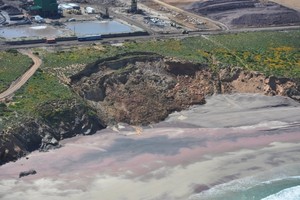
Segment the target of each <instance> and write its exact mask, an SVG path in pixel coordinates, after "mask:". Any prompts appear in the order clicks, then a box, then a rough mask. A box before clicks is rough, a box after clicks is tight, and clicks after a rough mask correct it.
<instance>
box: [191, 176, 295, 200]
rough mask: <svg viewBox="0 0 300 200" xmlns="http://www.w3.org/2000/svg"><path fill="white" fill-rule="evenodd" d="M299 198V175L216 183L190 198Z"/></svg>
mask: <svg viewBox="0 0 300 200" xmlns="http://www.w3.org/2000/svg"><path fill="white" fill-rule="evenodd" d="M204 199H206V200H208V199H209V200H224V199H226V200H227V199H228V200H299V199H300V176H290V177H283V178H279V179H274V180H269V181H263V182H259V181H254V180H251V179H249V178H246V179H241V180H235V181H232V182H229V183H226V184H222V185H218V186H217V187H213V188H211V189H210V190H207V191H204V192H202V193H199V194H197V195H194V196H192V197H191V198H190V200H204Z"/></svg>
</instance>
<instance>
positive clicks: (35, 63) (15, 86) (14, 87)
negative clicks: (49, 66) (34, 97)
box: [0, 50, 42, 101]
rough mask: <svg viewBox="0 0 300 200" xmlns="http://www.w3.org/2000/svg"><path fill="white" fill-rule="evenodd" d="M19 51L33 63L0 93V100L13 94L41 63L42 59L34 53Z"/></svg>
mask: <svg viewBox="0 0 300 200" xmlns="http://www.w3.org/2000/svg"><path fill="white" fill-rule="evenodd" d="M19 52H20V53H22V54H24V55H27V56H28V57H30V58H31V59H32V61H33V65H32V66H31V68H30V69H29V70H27V71H26V72H25V73H24V74H23V75H22V76H21V77H19V78H18V79H17V80H15V81H14V82H12V84H11V85H10V87H9V88H8V89H7V90H6V91H4V92H2V93H0V101H3V100H5V99H6V98H8V97H10V96H11V95H13V94H14V93H15V92H16V91H17V90H18V89H20V88H21V87H22V86H23V85H24V84H25V83H26V82H27V81H28V80H29V79H30V77H31V76H32V75H33V74H34V73H35V71H36V70H37V69H38V68H39V67H40V66H41V64H42V60H41V59H40V58H39V57H37V56H36V55H34V54H33V53H32V52H31V51H27V50H19Z"/></svg>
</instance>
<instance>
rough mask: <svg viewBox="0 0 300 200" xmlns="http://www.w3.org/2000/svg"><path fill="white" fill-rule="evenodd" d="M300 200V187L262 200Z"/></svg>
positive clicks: (288, 189) (285, 190)
mask: <svg viewBox="0 0 300 200" xmlns="http://www.w3.org/2000/svg"><path fill="white" fill-rule="evenodd" d="M282 199H285V200H299V199H300V186H295V187H291V188H286V189H284V190H281V191H280V192H278V193H276V194H273V195H270V196H268V197H266V198H263V199H262V200H282Z"/></svg>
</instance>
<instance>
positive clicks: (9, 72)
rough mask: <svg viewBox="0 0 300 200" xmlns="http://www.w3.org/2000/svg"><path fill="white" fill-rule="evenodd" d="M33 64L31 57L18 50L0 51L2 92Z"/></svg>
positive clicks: (0, 87)
mask: <svg viewBox="0 0 300 200" xmlns="http://www.w3.org/2000/svg"><path fill="white" fill-rule="evenodd" d="M31 64H32V61H31V59H30V58H28V57H27V56H25V55H22V54H20V53H18V52H11V53H10V52H5V51H2V52H0V92H2V91H4V90H5V89H7V88H8V87H9V86H10V84H11V83H12V82H13V81H14V80H16V79H17V78H18V77H20V76H21V75H22V74H23V73H24V72H26V70H27V69H28V68H29V67H30V66H31Z"/></svg>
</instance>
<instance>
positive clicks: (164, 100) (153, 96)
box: [71, 53, 299, 125]
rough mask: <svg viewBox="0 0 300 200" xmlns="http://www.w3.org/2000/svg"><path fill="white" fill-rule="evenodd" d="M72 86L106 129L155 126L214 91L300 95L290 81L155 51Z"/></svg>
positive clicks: (102, 64) (82, 76)
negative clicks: (117, 125) (124, 125)
mask: <svg viewBox="0 0 300 200" xmlns="http://www.w3.org/2000/svg"><path fill="white" fill-rule="evenodd" d="M145 57H147V58H146V59H145ZM140 58H143V59H142V60H141V59H140ZM148 58H149V59H148ZM91 69H93V70H91ZM71 86H72V87H73V89H74V90H75V92H77V93H78V94H79V95H80V96H81V97H83V98H84V99H85V100H86V101H87V102H88V103H89V104H90V105H91V106H92V107H94V108H95V110H97V115H98V116H99V118H100V119H101V121H103V122H104V123H105V124H106V125H111V124H115V123H118V122H125V123H128V124H142V125H146V124H149V123H155V122H158V121H161V120H163V119H165V118H166V117H167V116H168V114H169V113H171V112H173V111H179V110H182V109H185V108H187V107H189V106H190V105H195V104H203V103H205V96H206V95H212V94H214V93H235V92H240V93H262V94H266V95H284V96H290V97H292V98H294V99H297V98H298V96H299V88H297V84H296V83H295V82H294V81H292V80H290V79H284V78H276V77H265V76H264V75H263V74H260V73H257V72H248V71H244V70H242V69H240V68H224V69H220V70H219V71H213V70H212V69H210V68H209V67H207V66H205V65H203V64H200V63H192V62H187V61H181V60H176V59H173V58H163V57H161V56H158V55H155V54H152V55H151V54H149V53H147V55H146V56H145V55H144V54H142V53H134V54H131V55H122V57H121V58H120V57H119V58H118V59H117V60H116V64H114V61H113V60H110V61H109V64H108V62H107V60H106V61H99V62H97V63H95V64H94V65H92V66H88V67H87V69H86V71H85V70H84V71H82V72H81V73H79V74H77V75H75V76H73V77H71Z"/></svg>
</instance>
